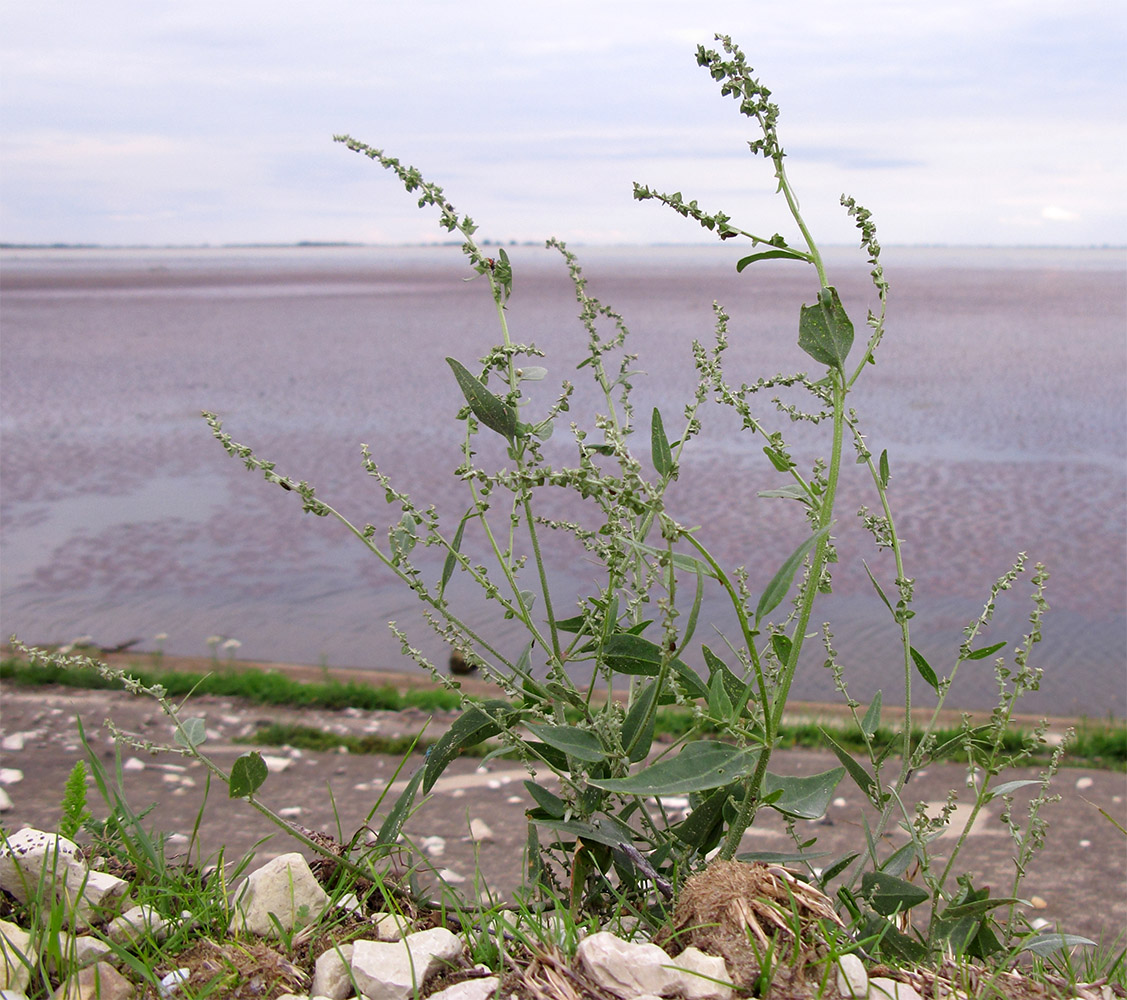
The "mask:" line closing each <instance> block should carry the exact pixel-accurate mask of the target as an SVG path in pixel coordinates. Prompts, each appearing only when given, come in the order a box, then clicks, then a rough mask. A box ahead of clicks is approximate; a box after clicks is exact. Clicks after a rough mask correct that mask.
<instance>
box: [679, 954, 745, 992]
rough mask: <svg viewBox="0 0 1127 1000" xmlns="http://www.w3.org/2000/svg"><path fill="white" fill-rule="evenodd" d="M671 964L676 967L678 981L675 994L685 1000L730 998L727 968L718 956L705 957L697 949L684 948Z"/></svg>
mask: <svg viewBox="0 0 1127 1000" xmlns="http://www.w3.org/2000/svg"><path fill="white" fill-rule="evenodd" d="M673 964H674V965H676V966H677V967H678V968H677V970H675V973H676V975H677V977H678V979H680V984H679V985H678V986H677V993H678V994H679V995H680V996H683V997H684V998H685V1000H729V998H730V997H731V996H732V994H733V990H732V986H731V985H730V984H731V976H729V975H728V966H727V965H726V964H725V963H724V959H722V958H721V957H720V956H719V955H706V954H705V953H704V952H703V951H701V950H700V949H699V948H686V949H685V950H684V951H683V952H681V954H680V955H678V956H677V957H676V958H675V959H673ZM681 970H687V971H681ZM717 980H719V982H717ZM722 984H728V985H722Z"/></svg>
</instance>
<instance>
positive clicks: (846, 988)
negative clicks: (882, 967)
mask: <svg viewBox="0 0 1127 1000" xmlns="http://www.w3.org/2000/svg"><path fill="white" fill-rule="evenodd" d="M837 991H838V993H840V994H841V995H842V996H843V997H866V996H868V995H869V974H868V973H867V972H866V971H865V963H864V962H862V961H861V959H859V958H858V957H857V956H856V955H842V956H841V958H839V959H838V960H837Z"/></svg>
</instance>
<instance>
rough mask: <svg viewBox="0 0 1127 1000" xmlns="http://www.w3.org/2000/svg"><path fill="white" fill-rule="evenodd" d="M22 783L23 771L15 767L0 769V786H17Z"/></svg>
mask: <svg viewBox="0 0 1127 1000" xmlns="http://www.w3.org/2000/svg"><path fill="white" fill-rule="evenodd" d="M21 781H23V771H21V770H19V769H18V768H15V767H0V785H18V784H19V783H20V782H21Z"/></svg>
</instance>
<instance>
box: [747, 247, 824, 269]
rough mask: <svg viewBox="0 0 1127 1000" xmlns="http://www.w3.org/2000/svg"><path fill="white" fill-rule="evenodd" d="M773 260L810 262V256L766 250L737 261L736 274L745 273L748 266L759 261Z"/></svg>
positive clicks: (797, 252)
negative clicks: (744, 270)
mask: <svg viewBox="0 0 1127 1000" xmlns="http://www.w3.org/2000/svg"><path fill="white" fill-rule="evenodd" d="M773 258H782V259H784V260H801V261H809V260H810V255H809V254H804V253H801V252H799V251H797V250H783V249H776V250H764V251H763V252H762V253H753V254H752V255H751V256H750V257H741V258H740V259H739V260H738V261H736V272H737V273H739V272H741V271H743V269H744V268H745V267H747V265H748V264H753V263H755V261H757V260H771V259H773Z"/></svg>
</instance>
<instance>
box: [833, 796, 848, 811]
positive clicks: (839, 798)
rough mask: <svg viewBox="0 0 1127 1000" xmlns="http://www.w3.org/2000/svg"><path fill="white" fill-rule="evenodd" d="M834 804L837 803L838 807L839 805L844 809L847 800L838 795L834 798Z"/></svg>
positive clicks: (839, 807)
mask: <svg viewBox="0 0 1127 1000" xmlns="http://www.w3.org/2000/svg"><path fill="white" fill-rule="evenodd" d="M833 804H834V805H835V806H836V807H837V808H838V809H844V808H845V806H846V801H845V799H843V798H842V797H841V796H840V795H839V796H838V797H837V798H836V799H834V801H833Z"/></svg>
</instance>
